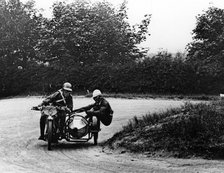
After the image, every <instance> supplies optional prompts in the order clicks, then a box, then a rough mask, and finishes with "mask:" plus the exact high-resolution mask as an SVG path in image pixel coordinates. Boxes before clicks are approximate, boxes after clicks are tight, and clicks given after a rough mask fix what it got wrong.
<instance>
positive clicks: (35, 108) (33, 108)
mask: <svg viewBox="0 0 224 173" xmlns="http://www.w3.org/2000/svg"><path fill="white" fill-rule="evenodd" d="M44 107H45V106H33V107H32V108H31V110H34V111H41V110H42V109H43V108H44ZM54 107H55V108H56V109H58V110H61V111H66V112H69V113H70V112H71V110H70V109H69V108H68V107H67V106H54Z"/></svg>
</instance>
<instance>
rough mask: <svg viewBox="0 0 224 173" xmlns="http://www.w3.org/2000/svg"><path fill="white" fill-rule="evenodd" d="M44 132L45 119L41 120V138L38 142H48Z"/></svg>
mask: <svg viewBox="0 0 224 173" xmlns="http://www.w3.org/2000/svg"><path fill="white" fill-rule="evenodd" d="M44 130H45V119H44V118H41V119H40V137H39V138H38V140H46V139H45V136H44Z"/></svg>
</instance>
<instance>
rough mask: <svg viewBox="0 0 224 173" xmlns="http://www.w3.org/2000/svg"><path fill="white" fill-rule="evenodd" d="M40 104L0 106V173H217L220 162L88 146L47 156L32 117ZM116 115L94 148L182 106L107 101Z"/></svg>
mask: <svg viewBox="0 0 224 173" xmlns="http://www.w3.org/2000/svg"><path fill="white" fill-rule="evenodd" d="M42 100H43V98H41V97H26V98H12V99H3V100H0V108H1V109H0V117H1V121H0V155H1V157H0V172H1V173H49V172H52V173H62V172H63V173H79V172H82V173H83V172H84V173H88V172H97V173H107V172H108V173H110V172H122V173H123V172H128V173H131V172H133V173H137V172H213V171H214V172H219V171H220V172H222V170H223V169H224V166H222V162H220V161H207V160H200V159H195V160H190V159H185V160H182V159H178V160H177V159H172V158H167V159H161V158H157V159H156V158H147V157H146V156H142V155H132V154H128V153H125V152H119V151H116V152H112V151H109V150H108V149H104V148H102V147H100V146H93V141H92V140H91V141H89V142H88V143H68V142H66V141H62V142H60V143H59V144H57V145H55V146H53V151H48V150H47V143H46V142H44V141H38V140H37V138H38V136H39V118H40V113H39V112H36V111H31V110H30V108H31V107H32V106H36V105H37V104H39V103H40V102H41V101H42ZM108 100H109V102H110V103H111V105H112V108H113V109H114V111H115V114H114V120H113V123H112V125H111V126H109V127H105V126H102V127H101V129H102V131H101V132H100V134H99V142H102V141H104V140H106V139H108V138H110V137H112V136H113V134H114V133H115V132H117V131H119V130H120V129H121V128H122V127H123V125H125V124H126V123H127V122H128V121H129V120H130V119H131V118H132V117H133V116H135V115H138V116H142V115H144V114H145V113H147V112H155V111H161V110H165V109H167V108H170V107H177V106H180V105H181V104H183V102H182V101H172V100H157V99H156V100H146V99H131V100H127V99H112V98H108ZM89 103H91V99H90V98H80V97H79V98H78V97H74V107H75V108H79V107H82V106H85V105H87V104H89Z"/></svg>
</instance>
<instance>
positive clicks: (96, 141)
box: [93, 132, 98, 145]
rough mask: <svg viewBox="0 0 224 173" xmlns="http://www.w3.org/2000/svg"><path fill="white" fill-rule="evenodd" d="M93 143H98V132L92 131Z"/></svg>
mask: <svg viewBox="0 0 224 173" xmlns="http://www.w3.org/2000/svg"><path fill="white" fill-rule="evenodd" d="M93 140H94V145H97V144H98V132H93Z"/></svg>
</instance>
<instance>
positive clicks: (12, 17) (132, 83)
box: [0, 0, 224, 97]
mask: <svg viewBox="0 0 224 173" xmlns="http://www.w3.org/2000/svg"><path fill="white" fill-rule="evenodd" d="M0 2H1V4H0V35H1V40H0V96H1V97H2V96H9V95H18V94H29V93H30V94H33V93H38V94H41V93H50V92H53V91H55V90H56V89H59V88H60V87H61V85H62V84H63V82H66V81H69V82H71V83H72V84H73V89H74V92H86V90H89V91H91V90H93V89H95V88H99V89H101V90H102V91H103V92H113V93H128V92H131V93H160V94H217V93H220V92H222V91H223V90H224V87H223V84H224V82H223V74H224V71H223V56H222V52H223V49H224V48H223V46H222V45H223V42H222V40H224V39H223V38H224V37H223V36H222V33H224V32H221V31H224V23H223V21H224V20H222V19H224V12H223V10H221V9H217V8H210V9H208V11H207V12H205V14H202V15H200V16H198V18H197V26H196V29H195V30H194V31H193V32H194V34H195V35H196V36H195V37H194V38H193V42H192V43H189V45H188V46H187V49H188V52H187V54H186V55H185V54H182V53H177V54H175V55H172V54H170V53H168V52H159V53H157V54H156V55H154V56H153V57H149V56H147V54H146V52H147V49H139V48H138V47H137V45H138V44H139V43H141V42H142V41H144V40H145V39H146V36H147V35H148V27H149V24H150V18H151V15H145V16H144V18H143V20H142V21H141V22H140V24H136V25H134V26H130V24H129V23H128V17H127V13H126V3H125V2H124V3H122V4H121V5H120V7H119V8H118V9H116V8H114V7H113V6H112V5H111V4H109V3H108V2H105V1H104V2H97V3H94V4H90V3H89V2H88V1H79V0H77V1H74V2H73V3H71V4H66V3H63V2H57V3H55V4H54V5H53V7H52V8H53V16H52V18H50V19H49V18H45V17H43V16H42V14H41V13H40V12H39V11H37V10H36V9H35V8H34V4H33V2H32V1H31V2H27V3H26V4H23V3H21V2H20V1H19V0H9V1H4V0H2V1H0ZM214 23H215V24H214ZM217 24H218V25H217ZM208 25H210V29H209V30H208V28H207V26H208ZM217 26H218V27H217ZM216 29H217V31H216ZM220 30H221V31H220ZM206 32H207V33H206ZM213 32H214V34H213ZM217 32H219V33H218V35H217ZM203 34H204V35H203ZM209 34H213V37H211V38H210V37H209V38H207V37H208V36H209ZM215 34H216V35H215ZM214 38H215V39H214Z"/></svg>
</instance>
